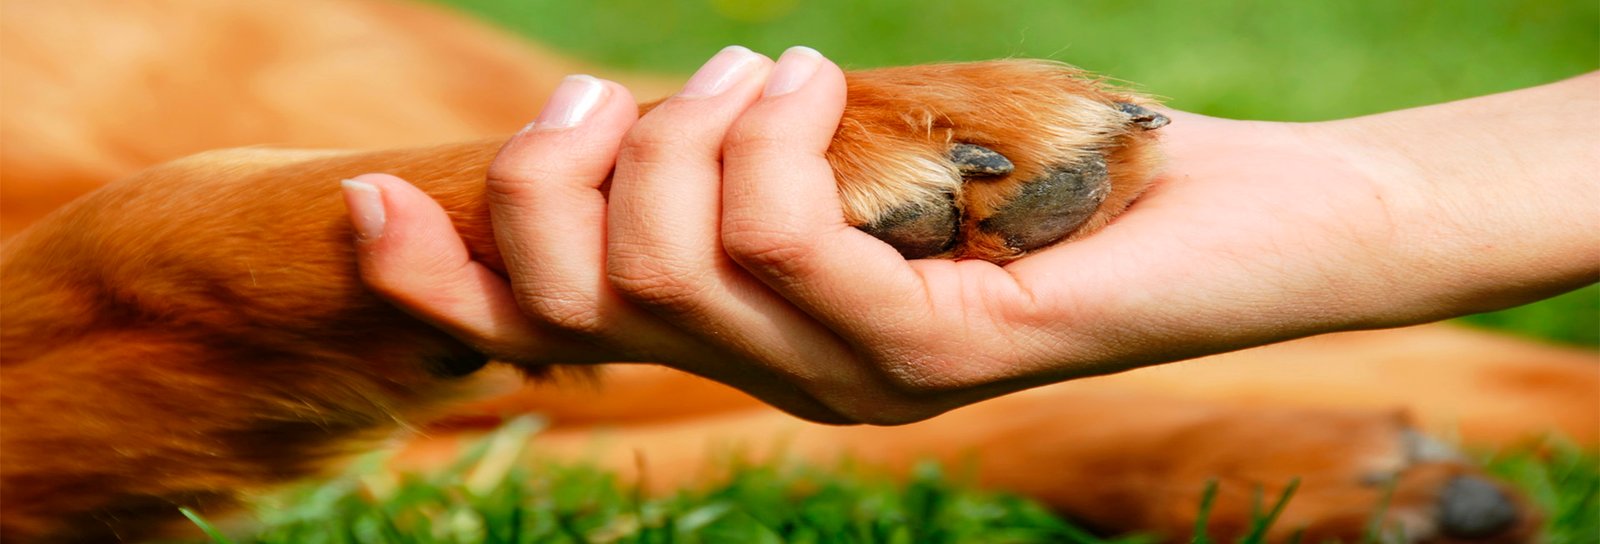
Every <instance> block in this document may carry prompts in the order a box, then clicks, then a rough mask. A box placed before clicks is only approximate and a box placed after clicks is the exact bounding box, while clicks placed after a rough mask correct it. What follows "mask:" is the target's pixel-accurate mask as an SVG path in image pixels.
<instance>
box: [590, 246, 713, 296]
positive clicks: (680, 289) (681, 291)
mask: <svg viewBox="0 0 1600 544" xmlns="http://www.w3.org/2000/svg"><path fill="white" fill-rule="evenodd" d="M691 277H693V276H692V274H691V273H690V271H689V270H686V269H684V268H683V267H680V266H675V265H673V264H671V263H670V262H669V261H667V260H664V259H650V258H643V257H620V258H613V259H609V260H608V266H607V269H606V279H607V280H608V281H609V282H610V284H611V286H612V287H613V288H615V289H616V290H617V293H619V294H621V295H622V296H623V297H624V298H627V299H628V300H630V301H632V302H637V303H640V304H648V305H653V306H676V305H679V304H680V303H682V302H683V301H687V300H690V299H693V298H695V296H696V295H698V294H700V293H701V292H702V291H704V287H702V286H700V285H698V284H697V283H696V282H693V281H690V280H689V278H691Z"/></svg>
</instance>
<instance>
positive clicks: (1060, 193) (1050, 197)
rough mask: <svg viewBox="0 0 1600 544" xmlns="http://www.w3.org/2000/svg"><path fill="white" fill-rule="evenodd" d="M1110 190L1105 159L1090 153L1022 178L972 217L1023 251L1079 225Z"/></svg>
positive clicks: (1060, 236) (1070, 231) (1038, 246)
mask: <svg viewBox="0 0 1600 544" xmlns="http://www.w3.org/2000/svg"><path fill="white" fill-rule="evenodd" d="M1110 192H1111V176H1110V173H1109V171H1108V170H1107V168H1106V159H1105V157H1104V156H1102V155H1100V154H1098V153H1092V154H1090V155H1088V156H1086V157H1084V158H1083V159H1081V160H1079V161H1078V162H1077V163H1074V164H1069V165H1063V166H1057V167H1055V168H1051V169H1049V170H1048V171H1046V172H1045V174H1044V175H1042V176H1040V177H1039V178H1037V179H1035V180H1033V181H1031V182H1028V183H1026V184H1023V185H1022V187H1021V189H1020V190H1019V191H1018V192H1017V194H1016V196H1015V197H1014V198H1012V199H1011V201H1010V202H1007V203H1005V204H1004V205H1002V206H1000V207H999V208H997V209H996V210H995V212H994V214H993V215H990V216H989V217H986V218H984V219H983V220H982V221H979V222H978V228H979V229H982V230H983V231H985V232H990V233H994V234H998V235H1000V236H1001V237H1003V238H1004V239H1005V241H1006V245H1007V246H1009V247H1010V248H1011V249H1014V250H1018V251H1028V250H1032V249H1037V248H1040V247H1044V246H1047V245H1050V244H1052V243H1055V242H1056V241H1057V240H1060V239H1061V238H1063V237H1065V236H1067V235H1068V234H1070V233H1072V231H1074V230H1076V229H1077V228H1078V227H1079V226H1081V225H1083V223H1084V221H1087V220H1088V219H1089V217H1090V216H1092V215H1094V213H1095V211H1096V210H1098V209H1100V204H1101V203H1103V202H1105V200H1106V195H1108V194H1110Z"/></svg>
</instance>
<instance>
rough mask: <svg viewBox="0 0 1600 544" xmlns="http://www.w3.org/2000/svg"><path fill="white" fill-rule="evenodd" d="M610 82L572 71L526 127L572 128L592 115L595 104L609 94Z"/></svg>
mask: <svg viewBox="0 0 1600 544" xmlns="http://www.w3.org/2000/svg"><path fill="white" fill-rule="evenodd" d="M606 92H607V89H606V84H605V82H603V81H600V80H599V79H597V78H595V77H594V76H586V75H582V74H579V75H571V76H567V77H566V79H563V80H561V86H559V87H556V92H554V93H551V95H550V101H549V102H547V103H545V105H544V109H543V110H541V111H540V112H539V117H538V118H536V119H534V120H533V124H530V125H528V127H527V128H524V129H522V130H523V131H524V132H526V131H528V130H545V129H562V128H571V127H574V126H577V125H578V124H580V123H582V122H583V121H584V120H585V119H588V118H589V114H591V113H594V110H595V107H596V106H599V105H600V101H601V99H603V98H605V96H606Z"/></svg>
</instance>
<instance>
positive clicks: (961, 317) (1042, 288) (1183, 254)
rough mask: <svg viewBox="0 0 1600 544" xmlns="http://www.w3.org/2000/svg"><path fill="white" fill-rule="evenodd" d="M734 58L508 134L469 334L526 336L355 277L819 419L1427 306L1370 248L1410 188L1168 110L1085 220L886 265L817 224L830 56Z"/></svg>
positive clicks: (1351, 164)
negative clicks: (1006, 260) (705, 90)
mask: <svg viewBox="0 0 1600 544" xmlns="http://www.w3.org/2000/svg"><path fill="white" fill-rule="evenodd" d="M810 58H811V57H799V58H797V59H796V62H802V61H805V60H807V59H810ZM751 62H756V61H751ZM756 64H759V66H760V67H761V68H760V69H756V68H749V69H748V71H747V72H743V73H741V74H740V75H739V77H735V78H732V79H737V81H735V82H734V83H733V84H732V85H731V87H730V88H729V89H724V91H725V92H724V93H723V94H719V95H716V96H700V97H693V98H685V97H679V98H677V99H673V100H669V101H668V102H667V103H666V104H663V106H662V107H660V108H658V109H657V110H656V111H654V112H652V113H651V114H649V115H647V116H646V117H645V119H644V120H641V121H640V123H639V124H638V126H636V127H633V129H632V131H631V132H628V129H629V125H628V121H631V115H623V114H621V113H617V112H621V111H623V109H621V108H623V107H624V106H623V104H626V101H624V100H622V99H623V98H626V97H625V96H621V97H618V96H616V95H617V94H618V93H616V92H612V93H610V94H608V95H604V96H602V97H601V98H600V99H599V101H597V102H596V104H597V105H595V106H593V108H595V112H596V113H595V116H594V117H592V118H591V120H590V121H589V122H587V123H585V124H582V125H581V126H573V127H561V126H555V127H551V126H549V125H546V126H545V127H543V128H540V127H539V126H538V124H536V125H535V130H533V131H531V132H528V133H525V134H523V135H519V136H518V137H517V138H515V139H513V141H512V142H511V143H510V144H508V146H507V148H506V149H505V150H504V151H503V153H502V155H501V158H500V160H499V161H497V163H496V167H495V168H494V170H493V171H492V172H491V177H492V178H494V179H495V181H492V182H491V194H492V195H494V196H492V197H491V198H492V199H493V201H492V203H493V205H494V206H495V210H496V212H495V218H496V227H497V232H498V235H499V237H500V243H501V248H502V250H503V252H504V253H505V254H506V256H507V257H506V258H507V265H508V268H509V269H510V270H511V272H512V280H513V289H509V290H507V289H499V290H494V289H489V290H487V291H493V293H491V294H492V295H493V296H494V297H501V298H502V299H504V298H505V297H510V298H512V299H514V300H515V303H514V304H509V305H507V304H500V305H499V307H502V308H505V307H516V308H519V309H520V310H521V312H522V315H521V316H517V315H512V314H515V313H516V312H509V313H506V314H505V315H503V316H502V317H503V319H497V320H489V321H494V322H498V323H506V322H518V320H519V319H525V320H531V322H534V323H538V325H519V326H517V327H503V328H500V329H493V328H484V327H477V328H473V327H464V326H463V325H462V324H463V323H473V322H478V323H482V322H485V320H484V319H481V318H474V317H473V316H471V315H466V314H462V313H459V312H458V313H451V312H449V311H441V310H440V309H439V308H438V306H437V305H435V306H431V307H430V305H429V304H427V303H426V301H422V302H421V303H419V302H418V301H417V300H410V301H408V300H406V297H405V296H404V293H406V292H407V291H408V289H407V287H406V286H407V284H408V283H407V282H408V280H406V279H404V278H407V277H410V278H415V277H418V274H416V271H415V269H414V267H413V268H412V269H411V270H410V271H407V270H406V267H404V266H402V265H401V264H400V263H404V262H406V260H407V259H404V258H394V256H395V255H397V254H398V253H397V252H389V253H385V252H381V251H370V252H366V253H364V263H363V267H364V271H365V273H366V275H367V276H368V278H369V281H372V282H373V283H374V285H375V286H377V287H378V288H379V290H380V291H382V292H386V293H389V294H390V295H391V296H395V295H397V294H398V295H401V296H398V297H397V298H399V299H400V302H401V303H402V305H405V306H407V307H409V308H411V309H412V310H413V311H414V312H417V313H419V314H421V315H423V316H424V317H425V318H427V319H430V320H431V321H433V322H435V323H436V324H440V325H441V326H443V327H444V328H446V330H452V331H453V332H456V333H457V334H458V335H459V336H464V337H467V338H472V339H476V340H477V341H475V342H474V344H475V345H515V344H516V342H515V341H514V340H513V339H515V338H528V337H535V336H537V335H536V334H534V333H535V332H539V333H548V331H549V330H550V329H555V330H558V331H560V332H562V333H564V334H566V335H569V336H577V337H583V338H587V339H588V340H590V343H589V345H590V347H592V348H593V349H592V351H591V352H590V353H589V354H590V355H597V356H598V357H599V358H600V359H615V360H653V361H660V362H663V363H666V364H669V365H672V366H676V367H679V368H682V369H685V370H689V371H691V372H695V373H698V374H702V375H706V376H709V377H712V378H714V379H719V380H722V381H726V382H729V383H732V384H733V385H735V386H738V387H741V388H743V389H746V390H747V391H750V392H752V393H755V394H757V395H758V396H761V397H763V398H764V399H766V400H768V401H769V402H774V403H775V404H777V405H779V406H780V407H783V408H785V409H788V410H790V411H792V412H795V413H797V414H800V415H802V416H804V417H808V418H812V419H818V420H823V421H835V422H844V421H866V422H875V423H897V422H904V421H912V420H916V419H921V418H924V417H928V416H931V415H933V414H937V413H939V412H941V411H944V410H947V409H949V408H952V407H954V406H959V405H961V404H965V403H969V402H973V401H976V400H979V399H982V398H987V397H990V396H994V395H998V394H1002V393H1005V392H1009V391H1013V390H1017V389H1022V388H1026V387H1030V386H1033V385H1038V384H1042V383H1048V382H1052V381H1058V380H1062V379H1068V378H1072V377H1078V376H1085V375H1092V374H1099V373H1105V372H1113V371H1118V370H1123V369H1127V368H1131V367H1135V366H1140V365H1144V364H1151V363H1155V362H1162V361H1169V360H1176V359H1180V358H1186V357H1189V356H1195V355H1201V354H1206V353H1214V352H1217V351H1223V350H1228V349H1235V348H1238V347H1244V346H1249V345H1256V344H1260V343H1265V342H1270V341H1273V340H1278V339H1283V338H1290V337H1295V336H1303V335H1307V334H1314V333H1317V332H1324V331H1329V330H1339V329H1344V328H1359V327H1369V326H1381V325H1392V324H1398V323H1404V322H1412V321H1416V320H1421V319H1427V318H1430V317H1434V316H1432V315H1430V314H1429V312H1430V311H1436V310H1429V309H1428V308H1429V306H1428V305H1427V304H1424V303H1421V302H1426V301H1429V300H1433V299H1435V298H1437V297H1438V296H1439V295H1438V293H1421V292H1418V291H1417V290H1415V289H1411V287H1414V286H1412V285H1409V284H1408V283H1407V281H1406V278H1408V277H1411V276H1414V275H1415V274H1416V273H1417V272H1418V270H1417V266H1418V263H1419V262H1426V259H1423V260H1416V259H1411V260H1397V259H1393V258H1391V257H1393V256H1394V255H1403V254H1407V251H1409V250H1410V249H1414V248H1412V247H1411V246H1412V245H1414V243H1415V241H1416V240H1415V239H1413V238H1410V237H1407V236H1395V235H1394V234H1393V232H1394V229H1396V228H1399V227H1398V225H1400V224H1401V223H1405V224H1411V223H1415V222H1416V221H1418V220H1419V219H1418V218H1416V217H1399V218H1397V217H1396V210H1397V209H1403V210H1414V209H1417V208H1418V206H1416V205H1415V204H1416V203H1417V201H1418V200H1419V199H1418V198H1417V194H1416V193H1415V191H1414V190H1410V189H1407V188H1406V187H1407V186H1408V185H1407V184H1406V183H1401V182H1400V180H1405V179H1406V177H1405V176H1403V175H1398V174H1396V172H1398V171H1399V170H1386V169H1385V168H1384V165H1383V164H1381V163H1377V162H1371V161H1365V160H1362V155H1361V153H1359V152H1358V151H1359V150H1358V149H1357V148H1358V147H1359V146H1355V145H1352V144H1350V142H1349V140H1348V139H1340V138H1338V137H1336V136H1337V135H1338V133H1339V131H1338V130H1322V128H1323V127H1318V126H1293V125H1282V124H1271V123H1242V122H1233V121H1224V120H1217V119H1207V118H1203V117H1199V116H1192V115H1181V114H1174V116H1176V117H1177V123H1176V124H1175V126H1174V127H1173V128H1170V129H1167V130H1168V131H1169V132H1170V133H1169V134H1168V135H1167V141H1166V145H1165V147H1166V148H1167V152H1168V155H1169V156H1170V161H1171V162H1170V163H1169V170H1168V172H1169V173H1168V175H1167V176H1165V177H1164V178H1163V179H1162V180H1160V181H1159V182H1158V183H1157V185H1156V186H1155V187H1154V188H1152V190H1151V191H1150V192H1149V193H1148V194H1147V195H1146V196H1145V198H1144V199H1143V200H1141V201H1140V202H1139V203H1138V205H1136V206H1135V207H1133V208H1132V209H1130V210H1129V211H1128V213H1126V214H1125V215H1123V216H1122V217H1121V218H1120V219H1119V220H1118V221H1117V222H1115V223H1114V224H1112V225H1111V226H1110V227H1109V228H1107V229H1105V230H1104V231H1102V232H1100V233H1098V234H1096V235H1094V236H1091V237H1088V238H1086V239H1083V240H1080V241H1077V242H1075V243H1072V244H1066V245H1061V246H1056V247H1053V248H1049V249H1046V250H1043V251H1038V252H1035V253H1034V254H1033V255H1031V256H1029V257H1027V258H1025V259H1023V260H1021V261H1017V262H1014V263H1011V264H1010V265H1008V266H1006V267H1004V268H1002V267H998V266H995V265H993V264H990V263H985V262H981V261H955V262H952V261H910V262H907V261H905V260H904V259H902V258H900V256H899V255H898V254H897V253H895V252H894V251H893V250H892V249H891V248H889V247H888V246H886V245H884V244H883V243H882V242H879V241H877V240H875V239H873V238H871V237H869V236H866V235H864V234H863V233H861V232H860V231H858V230H856V229H853V228H850V227H849V226H848V225H847V224H846V223H845V221H844V220H843V218H842V217H841V215H840V213H839V207H840V203H839V200H838V196H837V194H836V193H835V189H834V185H833V184H834V180H833V178H832V176H831V173H830V172H829V170H828V164H827V163H826V161H825V160H822V150H824V149H826V147H827V142H828V141H829V138H830V137H831V136H832V134H833V130H834V126H833V123H834V122H835V120H836V119H837V117H838V111H839V108H840V107H841V103H842V94H843V91H842V80H841V78H839V77H838V71H837V68H835V67H833V66H832V64H831V63H826V62H825V61H823V62H820V67H818V68H815V72H813V73H812V74H811V78H810V79H807V80H805V82H804V84H803V85H801V86H800V87H799V88H798V89H795V90H794V91H793V92H790V93H781V94H780V93H768V94H770V95H772V96H769V97H767V98H766V99H759V97H758V96H757V89H758V88H759V87H760V83H759V80H760V79H761V78H762V76H764V75H765V70H766V64H765V61H761V62H757V63H756ZM752 66H754V65H752ZM796 73H798V72H796ZM697 79H698V78H697ZM611 88H614V86H613V87H611ZM624 92H625V91H624ZM606 108H611V110H616V111H613V112H612V114H610V115H613V116H612V117H610V118H607V117H605V116H604V115H603V114H602V113H601V112H605V111H611V110H607V109H606ZM745 108H748V110H747V111H746V110H745ZM603 119H612V120H610V121H605V120H603ZM624 132H627V133H628V135H627V136H626V138H624V137H623V133H624ZM724 140H726V142H727V143H726V145H723V146H720V147H719V146H718V145H717V144H718V143H721V142H723V141H724ZM574 149H575V150H579V151H580V152H579V153H573V152H572V150H574ZM719 150H720V151H721V153H722V158H723V163H722V164H721V165H720V169H719V168H718V166H719V165H718V164H717V154H718V151H719ZM608 155H609V156H615V158H616V164H615V166H616V170H617V174H616V177H615V179H614V181H613V183H612V185H611V187H610V188H611V194H610V196H609V201H608V200H607V198H606V197H605V196H604V195H603V194H602V192H601V190H600V186H601V184H602V182H603V176H604V171H605V170H606V169H607V168H608V167H609V166H610V164H609V163H608V160H609V159H608ZM1385 172H1387V173H1389V174H1395V175H1393V176H1385V175H1383V174H1384V173H1385ZM719 178H720V181H721V184H720V186H719V184H718V181H719ZM533 180H539V182H538V189H537V190H536V191H535V190H533V189H532V187H533V184H534V182H533ZM1408 181H1409V180H1408ZM574 187H576V189H573V188H574ZM386 190H387V189H386ZM396 190H401V189H399V188H398V186H397V187H396ZM1396 202H1401V203H1406V205H1405V206H1401V207H1399V208H1397V207H1396V206H1395V203H1396ZM719 211H720V221H719V220H718V219H719ZM1413 215H1415V214H1413ZM441 221H442V220H441ZM602 223H603V224H605V225H606V229H605V231H604V232H603V233H602V232H594V231H588V230H585V227H578V228H577V229H574V231H561V230H555V229H553V228H551V227H550V226H551V225H569V226H570V225H596V224H602ZM445 226H446V227H447V226H448V225H445ZM575 231H583V232H575ZM390 245H392V246H395V247H401V246H405V245H406V244H405V243H404V242H398V243H397V242H394V241H393V240H391V241H390ZM425 246H426V244H418V245H415V247H413V248H412V250H417V249H418V248H422V247H425ZM574 248H591V249H589V250H588V251H587V252H585V251H576V252H575V251H574ZM424 253H425V252H424ZM1413 253H1415V252H1413ZM384 255H388V257H384ZM518 259H521V261H519V260H518ZM411 285H412V286H413V287H415V286H418V285H421V284H416V283H414V282H413V283H411ZM1396 289H1409V290H1402V291H1401V292H1402V293H1405V294H1407V295H1410V296H1409V299H1407V297H1397V296H1395V292H1394V291H1395V290H1396ZM510 292H515V293H516V294H515V295H509V294H508V293H510ZM1430 297H1432V298H1430ZM1401 299H1407V300H1401ZM1397 308H1398V309H1399V310H1398V311H1397V310H1396V309H1397ZM534 329H537V331H535V330H534ZM541 349H544V350H545V351H547V352H548V351H550V350H549V349H548V348H541ZM489 351H491V353H492V354H494V355H498V356H509V357H512V358H518V357H526V354H519V353H512V352H516V351H527V350H518V349H501V350H489ZM546 359H549V357H546Z"/></svg>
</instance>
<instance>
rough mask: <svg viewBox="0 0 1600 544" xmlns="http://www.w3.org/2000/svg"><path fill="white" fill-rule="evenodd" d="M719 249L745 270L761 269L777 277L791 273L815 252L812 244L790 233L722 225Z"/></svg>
mask: <svg viewBox="0 0 1600 544" xmlns="http://www.w3.org/2000/svg"><path fill="white" fill-rule="evenodd" d="M724 227H725V228H724V230H723V233H722V249H723V250H724V251H726V252H727V253H728V256H729V257H731V258H732V259H733V260H734V261H735V262H737V263H739V264H741V265H744V266H746V267H751V266H755V267H761V268H763V269H767V270H771V271H774V272H777V273H780V274H795V273H798V272H799V271H800V266H801V265H802V263H804V262H805V261H806V258H807V257H809V256H810V255H812V254H813V252H814V251H816V248H815V247H813V246H812V242H811V241H810V240H808V239H807V238H806V237H804V236H800V235H797V234H794V233H788V232H779V231H771V230H756V229H751V228H740V225H738V224H733V223H730V224H725V225H724Z"/></svg>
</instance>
